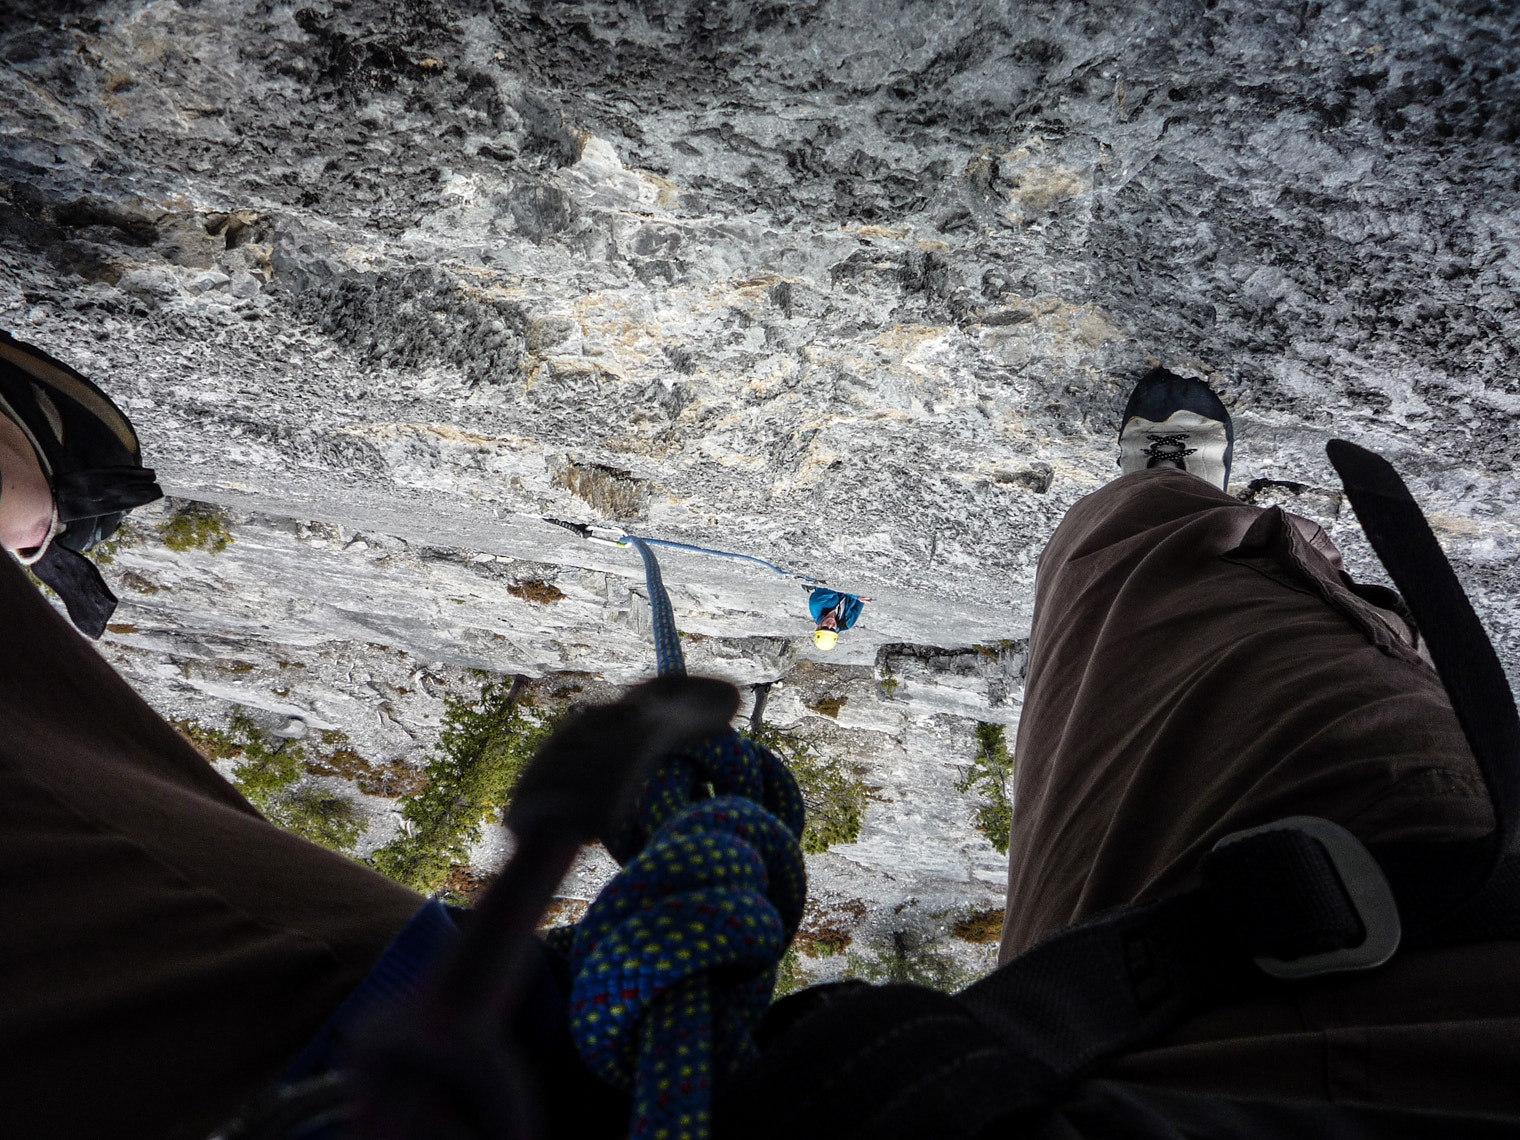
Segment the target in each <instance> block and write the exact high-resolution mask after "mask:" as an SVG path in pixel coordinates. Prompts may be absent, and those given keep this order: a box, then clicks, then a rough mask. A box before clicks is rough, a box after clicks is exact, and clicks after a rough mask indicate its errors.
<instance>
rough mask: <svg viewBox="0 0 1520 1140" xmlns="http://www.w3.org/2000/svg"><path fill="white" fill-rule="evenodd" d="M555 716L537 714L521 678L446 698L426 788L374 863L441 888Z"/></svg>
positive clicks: (409, 881) (428, 887) (507, 795)
mask: <svg viewBox="0 0 1520 1140" xmlns="http://www.w3.org/2000/svg"><path fill="white" fill-rule="evenodd" d="M560 715H561V714H557V713H556V714H545V713H540V712H539V711H537V710H536V709H534V707H533V702H532V696H531V694H530V693H529V692H527V689H526V685H525V684H522V683H516V684H514V683H513V682H511V681H506V680H488V681H486V682H485V683H484V684H483V685H482V686H481V690H480V695H479V697H477V698H476V699H475V700H474V701H463V700H458V699H455V698H452V697H451V698H449V700H448V702H447V707H446V711H445V712H444V717H443V732H442V734H441V735H440V736H439V738H438V743H437V745H436V746H435V747H434V749H433V757H432V759H431V760H429V761H428V763H427V766H426V768H425V770H424V775H425V776H426V777H427V781H428V783H427V786H426V787H425V788H424V789H423V790H422V791H421V792H420V793H418V794H417V795H415V796H413V797H412V798H410V799H409V800H407V801H406V803H405V806H404V807H403V808H402V809H401V816H402V818H403V819H404V820H406V822H407V824H408V825H409V826H408V829H407V834H405V835H402V836H399V837H398V838H396V839H395V840H393V841H391V842H390V843H388V844H386V845H385V846H384V847H382V848H380V850H378V851H376V852H375V855H374V865H375V868H376V869H377V870H379V871H380V872H381V873H382V874H385V875H389V876H390V877H391V878H393V879H395V880H396V881H397V882H400V883H404V884H406V885H407V886H409V887H412V888H413V889H414V890H418V891H422V892H424V893H432V892H434V891H437V890H439V889H440V888H441V887H442V886H443V885H444V883H445V881H446V880H447V879H448V877H449V871H450V869H451V868H452V867H453V866H454V865H455V864H456V863H461V862H463V861H464V860H465V858H466V854H467V851H468V848H469V845H470V844H471V843H473V842H474V841H475V840H476V839H478V838H479V837H480V827H481V824H483V823H485V822H486V821H487V820H488V819H490V818H491V817H493V816H495V815H496V814H497V813H498V812H499V811H500V810H501V809H502V808H503V807H504V806H505V805H506V803H507V801H508V800H509V799H511V797H512V789H513V788H514V787H515V786H516V784H517V779H518V777H519V776H521V775H522V773H523V770H524V769H525V768H526V767H527V766H528V762H529V761H530V760H532V759H533V754H534V752H536V751H537V750H538V747H539V745H540V744H542V743H543V742H544V741H545V740H546V739H548V737H549V734H550V733H551V732H553V731H554V727H555V725H556V724H557V723H558V721H559V719H560Z"/></svg>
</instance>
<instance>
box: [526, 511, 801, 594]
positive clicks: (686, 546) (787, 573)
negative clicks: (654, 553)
mask: <svg viewBox="0 0 1520 1140" xmlns="http://www.w3.org/2000/svg"><path fill="white" fill-rule="evenodd" d="M551 521H554V520H551ZM623 541H625V542H647V543H648V544H649V545H650V546H665V547H669V548H670V549H671V550H686V551H690V552H691V553H692V554H709V555H711V556H712V557H714V558H730V559H733V560H734V561H735V562H753V563H755V565H757V566H764V567H765V568H766V569H767V570H773V571H775V572H776V573H777V574H780V575H781V576H782V577H783V578H795V579H797V580H798V581H799V582H812V583H814V584H816V585H822V584H823V579H822V578H814V577H812V576H811V575H809V574H803V573H800V572H799V571H796V570H786V569H783V568H782V567H780V566H777V565H776V564H775V563H774V562H767V561H766V560H765V559H763V558H756V557H755V556H754V555H753V554H735V553H734V552H733V551H731V550H714V549H712V548H711V547H708V546H693V545H692V544H691V543H689V542H672V541H671V540H670V539H668V538H642V537H638V536H636V535H631V534H630V535H627V536H626V537H625V538H624V539H623Z"/></svg>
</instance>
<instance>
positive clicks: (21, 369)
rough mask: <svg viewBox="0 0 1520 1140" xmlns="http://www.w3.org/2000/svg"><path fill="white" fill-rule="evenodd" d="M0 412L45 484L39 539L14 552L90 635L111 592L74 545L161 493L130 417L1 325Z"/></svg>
mask: <svg viewBox="0 0 1520 1140" xmlns="http://www.w3.org/2000/svg"><path fill="white" fill-rule="evenodd" d="M0 415H5V416H8V417H9V418H10V419H11V420H13V421H14V422H15V423H16V425H17V426H18V427H19V428H20V429H21V430H22V432H23V433H25V435H26V437H27V440H28V442H30V443H31V445H32V450H33V451H35V452H36V453H37V460H38V463H39V464H40V465H41V467H42V473H43V474H44V475H46V476H47V481H48V486H49V488H51V490H52V492H53V513H54V518H53V523H52V526H51V527H50V528H49V529H48V537H47V539H46V540H45V541H44V542H43V543H42V545H41V546H39V547H37V548H36V549H35V550H31V551H22V552H20V553H19V554H18V557H19V558H20V560H21V561H22V562H23V563H25V564H27V565H29V566H30V567H31V570H32V573H34V574H36V575H37V577H38V578H40V579H42V581H44V582H46V583H47V584H48V585H49V586H51V587H52V588H53V590H54V591H55V592H56V593H57V594H58V596H59V597H60V598H62V599H63V604H64V606H65V607H66V608H67V609H68V611H69V617H70V619H71V620H72V621H73V622H74V625H75V626H77V627H78V629H79V631H80V632H81V633H83V634H86V635H87V636H89V637H99V636H100V635H101V634H102V633H103V632H105V628H106V622H107V620H108V619H109V618H110V616H111V613H112V611H113V610H115V608H116V596H115V595H114V594H112V593H111V590H110V588H109V587H108V586H107V585H106V583H105V580H104V579H103V578H102V577H101V576H100V571H99V570H97V569H96V568H95V564H94V563H93V562H91V561H90V560H89V559H88V558H86V557H84V553H83V552H84V551H86V550H89V549H90V548H91V547H92V546H94V545H95V544H96V543H98V542H100V541H101V540H102V539H105V538H108V537H109V536H110V535H111V534H113V533H114V532H115V531H116V528H117V527H118V526H120V525H121V520H122V517H123V516H124V515H125V514H126V513H127V512H128V511H130V510H131V509H132V508H134V507H140V506H142V505H144V504H145V503H151V502H153V501H154V500H155V499H160V498H162V497H163V491H162V490H161V489H160V488H159V486H158V484H157V483H156V482H154V480H153V472H152V471H151V470H149V469H148V468H146V467H144V466H143V465H142V451H141V449H140V448H139V446H138V443H137V433H136V432H135V431H133V430H132V424H131V422H130V421H129V420H128V419H127V417H126V414H125V413H124V412H123V411H122V410H121V409H120V408H118V407H117V406H116V405H115V404H114V403H112V401H111V399H110V397H109V396H107V395H106V394H105V393H104V392H102V391H101V390H100V389H99V388H97V387H96V386H95V385H94V384H92V383H90V382H89V381H88V380H86V379H85V378H84V377H83V376H81V375H80V374H79V373H78V372H76V371H75V370H74V369H72V368H70V367H69V366H68V365H67V364H64V363H63V362H62V361H60V360H56V359H54V358H53V357H51V356H49V355H48V354H47V353H45V352H43V351H42V350H41V349H38V348H34V347H33V346H31V345H29V344H25V343H23V342H22V341H19V340H17V339H16V338H15V337H13V336H11V335H10V334H9V333H7V332H5V331H3V330H0Z"/></svg>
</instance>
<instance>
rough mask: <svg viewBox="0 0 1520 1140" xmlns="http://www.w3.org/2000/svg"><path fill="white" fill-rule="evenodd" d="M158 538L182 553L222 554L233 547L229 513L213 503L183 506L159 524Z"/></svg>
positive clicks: (183, 504) (171, 548)
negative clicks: (200, 551) (202, 551)
mask: <svg viewBox="0 0 1520 1140" xmlns="http://www.w3.org/2000/svg"><path fill="white" fill-rule="evenodd" d="M158 535H159V537H160V538H161V539H163V543H164V545H165V546H167V547H168V548H169V549H170V550H173V551H176V552H178V553H180V554H183V553H185V552H186V551H188V550H204V551H205V552H206V553H207V554H220V553H221V552H222V551H224V550H226V549H227V547H228V546H230V545H231V544H232V529H231V526H230V524H229V522H228V519H227V512H226V511H224V510H222V508H221V507H214V506H212V505H211V504H209V503H182V504H180V506H178V507H176V508H175V510H174V513H173V514H172V515H170V516H169V517H168V518H167V519H166V520H164V521H163V522H161V523H159V524H158Z"/></svg>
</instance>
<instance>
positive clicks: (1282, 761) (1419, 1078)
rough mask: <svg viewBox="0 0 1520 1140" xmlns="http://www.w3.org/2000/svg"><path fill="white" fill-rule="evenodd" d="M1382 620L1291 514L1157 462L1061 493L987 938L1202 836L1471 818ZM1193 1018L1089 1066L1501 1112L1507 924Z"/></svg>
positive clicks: (1212, 1085)
mask: <svg viewBox="0 0 1520 1140" xmlns="http://www.w3.org/2000/svg"><path fill="white" fill-rule="evenodd" d="M1415 642H1416V639H1415V637H1414V635H1413V634H1412V633H1411V631H1410V629H1409V627H1408V625H1407V623H1405V622H1404V621H1403V619H1402V618H1400V617H1399V616H1398V615H1397V614H1396V613H1395V612H1393V611H1392V610H1390V609H1385V608H1381V607H1380V606H1378V605H1373V604H1370V603H1369V602H1368V601H1367V600H1365V599H1364V597H1363V596H1361V594H1359V593H1358V592H1357V591H1355V590H1353V589H1352V588H1351V587H1350V585H1349V580H1348V579H1346V578H1344V576H1343V575H1342V574H1341V572H1340V559H1339V556H1338V555H1337V554H1336V552H1335V549H1334V547H1333V546H1332V545H1331V544H1330V542H1329V539H1328V538H1327V537H1326V536H1325V535H1324V533H1323V531H1321V530H1319V528H1318V527H1315V526H1314V525H1313V524H1312V523H1308V522H1307V521H1306V520H1303V519H1296V518H1294V517H1293V516H1288V515H1284V514H1283V513H1282V512H1280V511H1277V510H1267V511H1263V510H1260V509H1258V508H1254V507H1246V506H1243V505H1241V504H1240V503H1239V502H1238V501H1237V500H1235V499H1233V498H1231V497H1230V496H1229V495H1227V494H1225V493H1224V492H1222V491H1219V490H1216V489H1215V488H1213V487H1211V486H1209V485H1208V484H1206V483H1204V482H1203V481H1201V480H1199V479H1195V478H1193V477H1192V476H1189V475H1186V474H1183V473H1182V472H1180V471H1176V470H1173V469H1170V468H1167V469H1156V470H1151V471H1145V472H1141V473H1138V474H1134V475H1129V476H1125V477H1123V478H1121V479H1117V480H1115V481H1114V482H1112V483H1110V484H1108V485H1107V486H1106V487H1104V488H1102V489H1101V490H1099V491H1097V492H1096V493H1094V494H1092V495H1089V496H1088V497H1087V498H1085V499H1083V500H1082V501H1081V502H1079V503H1077V504H1076V505H1075V506H1074V507H1073V508H1072V509H1071V511H1070V512H1069V513H1068V514H1067V516H1066V518H1065V519H1064V520H1063V521H1062V523H1061V526H1060V528H1059V529H1058V530H1057V531H1056V534H1055V536H1054V538H1053V539H1052V540H1051V542H1050V545H1049V546H1048V547H1047V548H1046V550H1045V552H1044V555H1043V556H1042V558H1041V561H1040V571H1039V578H1038V586H1037V599H1036V605H1035V615H1034V631H1033V636H1032V638H1031V642H1030V667H1029V679H1028V684H1027V687H1026V691H1025V697H1024V710H1023V718H1022V720H1021V722H1020V725H1019V733H1018V744H1017V748H1016V752H1015V759H1016V776H1015V785H1016V786H1015V798H1014V807H1013V828H1012V837H1011V842H1010V846H1009V877H1008V909H1007V919H1006V922H1005V925H1004V932H1003V945H1002V955H1003V958H1004V959H1005V960H1006V959H1007V958H1008V957H1011V956H1012V955H1014V954H1016V953H1018V952H1019V951H1020V950H1022V949H1024V948H1025V947H1027V946H1029V945H1030V944H1031V943H1033V942H1034V941H1036V940H1037V939H1039V938H1040V937H1042V936H1044V935H1046V934H1049V933H1051V932H1053V931H1055V930H1058V929H1060V928H1061V927H1063V926H1066V925H1068V924H1070V923H1072V922H1075V921H1078V920H1080V919H1083V918H1086V917H1089V916H1091V915H1094V914H1096V913H1098V912H1100V911H1103V910H1106V909H1108V908H1110V907H1114V906H1117V905H1119V904H1122V903H1126V902H1130V901H1134V900H1139V899H1148V898H1155V897H1158V896H1162V895H1166V894H1168V893H1172V892H1175V891H1178V890H1181V889H1185V888H1187V887H1189V886H1192V885H1195V884H1196V881H1197V880H1196V872H1197V867H1198V864H1199V859H1200V856H1201V855H1202V854H1203V853H1204V852H1205V851H1207V850H1208V849H1209V847H1210V846H1211V845H1212V844H1213V843H1214V842H1215V841H1216V840H1218V839H1219V838H1221V837H1222V836H1224V835H1226V834H1228V833H1230V832H1232V831H1236V830H1239V829H1241V828H1246V827H1252V826H1256V825H1258V824H1263V823H1269V822H1271V821H1273V820H1276V819H1280V818H1282V817H1283V816H1287V815H1318V816H1324V817H1327V818H1329V819H1332V820H1335V821H1336V822H1338V823H1340V824H1342V825H1344V826H1345V827H1347V828H1349V829H1350V830H1351V831H1352V832H1353V833H1355V834H1356V835H1357V836H1358V837H1359V838H1361V839H1362V840H1363V841H1364V842H1372V841H1390V840H1396V839H1415V838H1435V837H1451V838H1456V837H1466V836H1476V835H1481V834H1483V833H1485V832H1486V831H1488V830H1489V829H1490V828H1491V827H1492V814H1491V809H1490V806H1489V803H1488V800H1487V798H1486V795H1485V793H1484V790H1483V785H1482V782H1481V778H1480V777H1479V774H1478V771H1477V767H1476V765H1475V764H1474V762H1473V759H1472V754H1471V752H1470V750H1469V749H1468V747H1467V744H1466V742H1465V740H1464V738H1463V736H1462V732H1461V729H1460V728H1459V727H1458V725H1457V721H1456V718H1455V716H1454V715H1453V713H1452V711H1451V704H1450V702H1449V701H1448V700H1447V698H1446V694H1445V691H1444V690H1443V689H1442V687H1441V683H1440V681H1439V680H1438V678H1437V677H1436V675H1435V672H1434V670H1433V669H1431V668H1430V666H1429V665H1428V663H1427V662H1426V660H1425V659H1424V658H1423V657H1422V654H1421V651H1420V650H1419V648H1418V646H1417V645H1416V643H1415ZM1294 993H1295V995H1296V996H1295V997H1294V998H1292V999H1291V1000H1262V1001H1259V1002H1251V1003H1242V1004H1241V1005H1238V1006H1233V1007H1231V1008H1227V1009H1221V1010H1217V1011H1214V1012H1212V1013H1209V1014H1207V1015H1205V1016H1202V1017H1199V1018H1197V1019H1195V1020H1193V1021H1191V1022H1190V1023H1188V1024H1185V1025H1183V1026H1182V1027H1181V1028H1180V1029H1178V1030H1177V1031H1175V1032H1174V1033H1172V1034H1170V1035H1168V1036H1167V1037H1166V1038H1165V1039H1164V1040H1160V1041H1156V1042H1152V1043H1151V1044H1149V1045H1147V1046H1146V1047H1145V1048H1144V1049H1143V1050H1141V1051H1138V1052H1136V1053H1133V1054H1131V1055H1129V1056H1126V1057H1124V1058H1122V1059H1120V1060H1119V1061H1117V1062H1115V1063H1113V1064H1112V1065H1111V1066H1110V1067H1109V1069H1108V1070H1107V1075H1110V1076H1113V1077H1117V1078H1120V1079H1125V1080H1133V1081H1140V1082H1148V1083H1153V1084H1157V1085H1163V1086H1167V1087H1171V1088H1177V1089H1185V1090H1192V1091H1199V1092H1212V1093H1218V1094H1223V1095H1237V1096H1275V1097H1309V1098H1330V1099H1339V1100H1355V1101H1373V1102H1380V1103H1389V1104H1400V1105H1409V1106H1429V1107H1453V1108H1466V1109H1484V1108H1490V1109H1505V1110H1510V1111H1514V1110H1516V1109H1520V1081H1517V1080H1516V1079H1515V1074H1516V1073H1517V1072H1520V944H1515V943H1491V944H1483V945H1473V946H1464V947H1458V948H1454V949H1448V950H1439V951H1428V952H1421V953H1408V954H1402V955H1399V956H1397V957H1396V958H1395V959H1394V961H1393V962H1391V963H1389V964H1388V965H1387V966H1385V967H1383V968H1381V969H1379V970H1376V971H1372V972H1370V973H1367V974H1362V975H1350V976H1342V977H1341V978H1338V979H1337V978H1331V979H1321V980H1315V981H1311V982H1306V983H1301V984H1300V985H1299V986H1298V987H1297V988H1296V989H1295V991H1294Z"/></svg>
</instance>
